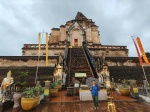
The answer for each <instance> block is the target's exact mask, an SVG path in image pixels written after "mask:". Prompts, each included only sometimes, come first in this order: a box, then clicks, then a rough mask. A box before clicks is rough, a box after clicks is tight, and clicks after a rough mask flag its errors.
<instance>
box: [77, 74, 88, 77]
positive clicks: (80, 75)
mask: <svg viewBox="0 0 150 112" xmlns="http://www.w3.org/2000/svg"><path fill="white" fill-rule="evenodd" d="M75 77H86V73H75Z"/></svg>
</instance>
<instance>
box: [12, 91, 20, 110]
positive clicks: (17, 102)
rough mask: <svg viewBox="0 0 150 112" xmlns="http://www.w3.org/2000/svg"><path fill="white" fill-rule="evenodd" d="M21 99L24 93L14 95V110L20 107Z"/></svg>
mask: <svg viewBox="0 0 150 112" xmlns="http://www.w3.org/2000/svg"><path fill="white" fill-rule="evenodd" d="M21 97H22V92H16V93H14V95H13V98H14V105H13V108H18V107H20V103H21Z"/></svg>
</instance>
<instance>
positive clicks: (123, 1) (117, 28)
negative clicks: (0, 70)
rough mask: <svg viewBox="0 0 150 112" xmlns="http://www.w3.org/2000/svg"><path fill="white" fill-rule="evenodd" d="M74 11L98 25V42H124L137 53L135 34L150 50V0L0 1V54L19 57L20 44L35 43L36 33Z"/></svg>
mask: <svg viewBox="0 0 150 112" xmlns="http://www.w3.org/2000/svg"><path fill="white" fill-rule="evenodd" d="M77 12H82V13H83V14H84V15H85V16H86V17H87V18H89V19H92V20H93V21H94V22H95V24H96V25H98V26H99V31H100V41H101V44H103V45H125V46H127V47H128V49H129V56H130V57H131V56H137V53H136V49H135V47H134V44H133V42H132V39H131V36H132V35H135V36H139V37H140V39H141V41H142V43H143V47H144V49H145V52H150V44H149V42H150V0H0V56H21V55H22V50H21V48H22V47H23V44H36V43H37V35H38V33H39V32H42V31H43V30H44V31H45V32H48V33H50V32H51V28H53V27H55V28H57V27H58V28H59V26H60V25H62V24H65V23H66V22H67V21H68V20H72V19H74V18H75V16H76V13H77ZM44 42H45V38H44V36H43V38H42V43H44Z"/></svg>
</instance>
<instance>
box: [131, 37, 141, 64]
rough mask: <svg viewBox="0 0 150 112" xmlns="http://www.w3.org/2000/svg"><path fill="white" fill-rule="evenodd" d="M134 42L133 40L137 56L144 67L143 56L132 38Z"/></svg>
mask: <svg viewBox="0 0 150 112" xmlns="http://www.w3.org/2000/svg"><path fill="white" fill-rule="evenodd" d="M132 40H133V42H134V45H135V48H136V51H137V54H138V58H139V62H140V65H142V64H143V61H142V58H141V56H140V52H139V50H138V47H137V45H136V43H135V41H134V39H133V38H132Z"/></svg>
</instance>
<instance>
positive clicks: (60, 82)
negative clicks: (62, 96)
mask: <svg viewBox="0 0 150 112" xmlns="http://www.w3.org/2000/svg"><path fill="white" fill-rule="evenodd" d="M56 83H57V88H58V90H59V91H60V90H61V89H62V80H58V81H57V82H56Z"/></svg>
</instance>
